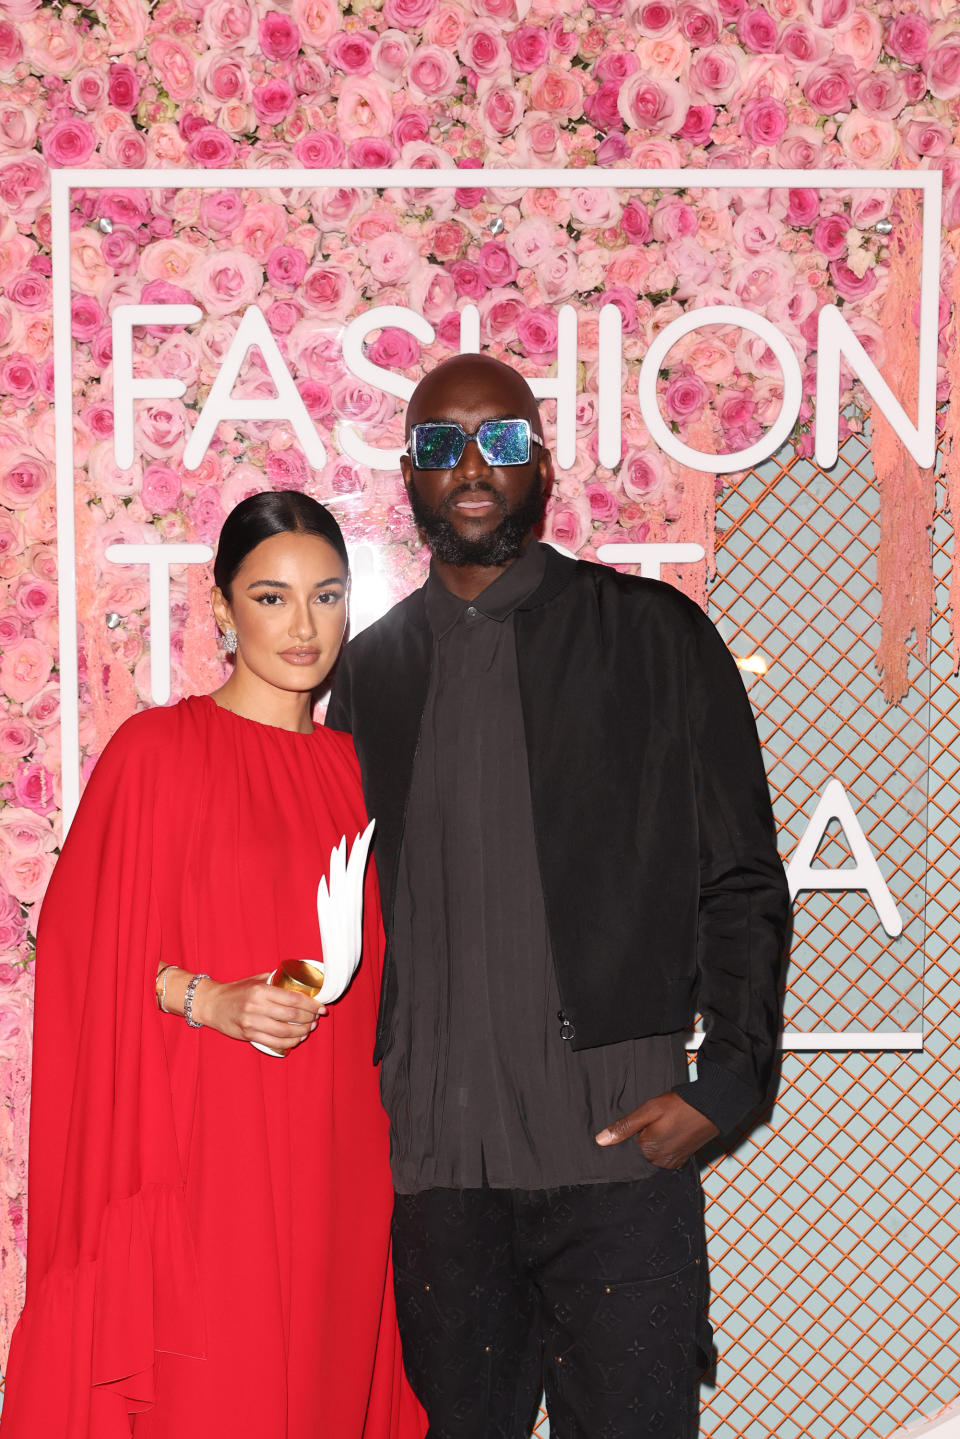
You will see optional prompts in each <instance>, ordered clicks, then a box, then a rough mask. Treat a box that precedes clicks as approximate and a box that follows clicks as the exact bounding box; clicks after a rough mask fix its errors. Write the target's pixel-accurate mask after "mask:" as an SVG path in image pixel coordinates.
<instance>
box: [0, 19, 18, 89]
mask: <svg viewBox="0 0 960 1439" xmlns="http://www.w3.org/2000/svg"><path fill="white" fill-rule="evenodd" d="M22 58H23V41H22V40H21V38H20V32H19V30H18V28H17V26H16V25H14V24H13V23H12V21H10V20H7V19H0V75H3V77H4V78H5V79H10V78H11V77H12V75H13V71H14V68H15V66H16V65H17V64H18V63H19V62H20V60H22Z"/></svg>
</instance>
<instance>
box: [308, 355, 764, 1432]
mask: <svg viewBox="0 0 960 1439" xmlns="http://www.w3.org/2000/svg"><path fill="white" fill-rule="evenodd" d="M407 434H408V444H409V449H408V453H407V454H406V455H405V456H404V457H403V460H402V467H403V477H404V481H405V484H406V486H407V491H408V494H409V496H410V501H411V505H412V508H413V513H414V516H415V518H416V520H417V523H418V525H419V527H420V529H421V531H422V533H423V534H424V536H425V538H426V540H427V542H428V544H429V546H430V549H431V552H432V565H431V571H430V577H429V579H428V581H427V583H426V585H425V586H424V587H423V588H422V589H420V590H418V591H416V593H414V594H413V595H411V596H409V597H408V598H407V599H406V600H403V601H402V602H401V603H400V604H398V605H397V606H395V607H394V609H392V610H391V611H390V612H389V614H387V615H386V616H385V617H384V618H383V619H382V620H380V621H379V622H378V623H377V624H375V625H372V626H371V627H370V628H369V629H368V630H366V631H364V632H363V633H362V634H360V635H359V636H358V637H357V639H355V640H354V641H353V642H352V643H351V644H350V645H349V646H348V648H347V650H346V652H345V654H344V657H343V659H342V661H341V663H340V666H339V669H338V672H337V676H336V680H335V684H334V690H333V695H332V697H331V702H330V710H329V714H328V718H327V722H328V724H331V725H333V726H334V727H335V728H338V729H343V730H347V731H349V732H351V733H352V735H353V737H354V741H355V744H356V747H357V752H358V755H359V757H360V764H361V769H362V773H363V782H364V790H365V795H366V800H367V805H368V808H369V812H370V814H371V815H373V816H375V817H376V820H377V841H376V859H377V866H378V871H379V876H380V884H381V890H382V895H383V908H384V915H385V923H386V929H387V954H386V959H385V968H384V982H383V994H382V1000H381V1012H380V1021H379V1027H378V1040H377V1058H378V1059H381V1060H382V1071H381V1085H382V1093H383V1098H384V1103H385V1105H386V1108H387V1111H388V1113H389V1115H390V1121H391V1164H392V1169H393V1178H394V1187H395V1189H396V1192H397V1198H396V1206H395V1212H394V1268H395V1282H396V1291H397V1303H398V1314H399V1319H400V1328H401V1337H402V1339H403V1345H404V1358H405V1361H406V1365H407V1370H408V1373H409V1375H410V1378H411V1381H412V1383H413V1386H414V1388H415V1390H416V1391H417V1393H418V1395H419V1396H420V1398H421V1400H422V1401H423V1403H424V1405H425V1407H426V1409H427V1412H428V1415H429V1419H430V1435H431V1436H433V1439H496V1436H504V1439H521V1436H523V1435H525V1434H528V1433H529V1430H530V1425H531V1422H532V1418H533V1415H534V1413H535V1406H536V1399H537V1397H538V1396H539V1393H540V1386H541V1383H542V1384H543V1385H544V1387H545V1389H546V1394H547V1404H548V1409H549V1413H550V1423H551V1434H552V1435H553V1436H555V1439H573V1436H590V1439H607V1436H609V1439H614V1436H621V1435H622V1436H637V1435H648V1434H649V1435H654V1434H655V1435H657V1436H660V1439H690V1436H692V1435H694V1434H695V1433H696V1428H697V1393H698V1385H697V1380H698V1373H699V1369H701V1368H702V1367H704V1365H705V1364H706V1363H707V1362H708V1357H709V1352H710V1331H709V1326H708V1325H707V1323H706V1319H705V1317H704V1314H703V1307H704V1303H705V1295H706V1276H705V1258H704V1236H703V1223H702V1203H701V1196H700V1188H699V1174H698V1169H697V1165H696V1161H695V1159H694V1158H693V1156H694V1155H695V1153H696V1151H697V1150H698V1149H699V1148H700V1147H701V1146H702V1145H703V1144H705V1143H706V1142H707V1141H708V1140H710V1139H712V1138H713V1137H714V1136H716V1135H717V1134H718V1133H720V1132H722V1131H725V1130H728V1129H730V1128H732V1127H733V1126H734V1125H735V1124H736V1123H737V1122H738V1121H740V1120H741V1119H743V1118H744V1117H745V1116H746V1115H747V1114H748V1113H749V1111H750V1110H751V1109H752V1108H753V1107H755V1106H756V1105H757V1104H759V1103H760V1102H761V1100H762V1098H763V1095H764V1092H765V1089H766V1087H767V1084H768V1081H769V1077H770V1072H771V1068H772V1063H773V1058H774V1053H775V1048H776V1038H777V1032H778V1028H779V1010H778V995H779V976H780V968H781V963H782V955H783V947H784V940H785V934H786V926H787V914H788V898H787V890H786V883H785V880H784V875H783V869H782V866H781V864H780V861H779V859H778V857H777V852H776V848H775V844H774V837H773V823H772V816H771V811H770V803H769V795H768V791H767V786H766V779H765V776H764V772H763V766H762V762H761V758H760V753H759V747H758V744H757V738H756V731H755V728H754V725H753V719H752V715H751V712H750V707H749V704H748V701H747V698H746V695H745V692H744V688H743V684H742V682H741V680H740V677H739V674H738V672H737V670H736V667H735V665H734V663H733V661H732V659H731V658H730V655H729V653H728V652H727V650H726V647H725V646H724V645H723V643H722V641H721V640H720V638H719V636H718V635H717V633H716V631H715V630H714V628H713V626H712V625H711V624H710V622H709V621H708V620H707V619H706V618H705V616H704V615H703V614H702V612H701V611H700V610H699V608H698V607H697V606H696V605H694V604H692V603H691V602H690V601H688V600H687V599H686V598H685V597H684V596H683V595H681V594H680V593H679V592H678V591H676V590H674V589H672V588H671V587H669V586H667V585H662V584H659V583H657V582H655V581H648V580H643V579H636V578H632V577H626V576H622V575H619V574H617V573H616V572H615V571H613V570H609V569H606V568H605V567H603V566H598V565H589V564H585V563H581V562H576V561H573V560H569V559H566V558H564V557H563V556H561V555H559V554H558V553H557V552H556V551H555V550H553V549H551V548H550V547H549V546H545V545H542V544H539V543H538V542H537V541H536V540H535V539H534V538H533V537H532V532H533V530H534V528H535V526H536V525H537V524H538V523H539V521H540V520H541V518H542V515H543V506H544V501H545V497H546V494H547V492H548V490H549V487H550V484H551V482H552V478H553V475H552V468H551V461H550V456H549V454H548V452H547V451H546V449H545V448H544V445H543V439H542V432H541V428H540V421H539V414H538V411H537V407H536V403H535V401H534V399H533V396H532V394H531V392H530V389H529V387H528V386H527V384H526V382H525V381H524V380H523V379H522V378H521V377H520V376H519V375H517V374H516V373H515V372H514V371H513V370H511V369H509V368H508V367H507V366H505V365H502V364H500V363H499V362H498V361H496V360H493V359H491V358H489V357H484V356H477V355H466V356H460V357H458V358H456V359H453V360H449V361H447V362H446V363H445V364H442V365H440V366H438V367H437V368H436V369H435V370H433V371H431V373H430V374H429V375H428V376H426V378H425V379H424V380H423V381H422V382H421V384H420V385H419V386H418V387H417V390H416V392H415V394H414V396H413V398H412V400H411V402H410V407H409V411H408V416H407ZM697 1008H699V1010H700V1012H701V1013H702V1015H703V1017H704V1027H705V1030H706V1037H705V1039H704V1041H703V1044H702V1047H701V1049H700V1051H699V1055H698V1061H697V1078H696V1079H695V1080H690V1079H688V1077H687V1067H686V1060H685V1053H684V1031H685V1030H686V1029H687V1028H688V1027H689V1025H690V1024H691V1022H692V1020H693V1017H694V1013H695V1010H696V1009H697Z"/></svg>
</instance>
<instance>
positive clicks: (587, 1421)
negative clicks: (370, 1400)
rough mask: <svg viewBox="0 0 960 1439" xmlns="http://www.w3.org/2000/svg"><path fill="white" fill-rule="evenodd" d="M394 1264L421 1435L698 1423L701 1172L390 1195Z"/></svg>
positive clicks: (565, 1432) (567, 1434)
mask: <svg viewBox="0 0 960 1439" xmlns="http://www.w3.org/2000/svg"><path fill="white" fill-rule="evenodd" d="M393 1234H394V1273H395V1282H396V1292H397V1310H398V1315H399V1321H400V1335H401V1339H402V1341H403V1352H404V1361H405V1364H406V1368H407V1373H408V1375H409V1377H410V1382H411V1384H412V1385H413V1388H414V1390H415V1391H416V1393H417V1396H418V1397H419V1399H420V1401H421V1403H422V1404H423V1405H424V1408H425V1409H426V1411H427V1414H428V1417H429V1420H430V1429H429V1434H428V1439H526V1436H528V1435H529V1434H530V1431H531V1428H532V1425H533V1423H534V1421H535V1417H536V1409H537V1400H538V1399H539V1396H540V1393H541V1387H543V1388H544V1389H545V1390H546V1397H547V1408H548V1411H549V1414H550V1435H551V1439H695V1436H696V1434H697V1427H698V1425H697V1411H698V1378H699V1373H700V1371H701V1370H702V1369H704V1368H706V1367H707V1366H708V1365H709V1363H710V1359H711V1349H712V1337H711V1334H710V1327H709V1325H708V1323H707V1320H706V1317H705V1312H704V1311H705V1304H706V1298H707V1282H706V1260H705V1258H704V1231H703V1209H702V1199H701V1193H700V1181H699V1173H698V1170H697V1168H696V1165H695V1163H693V1162H689V1163H688V1164H687V1165H686V1166H685V1167H684V1168H683V1169H681V1170H678V1171H668V1170H658V1171H656V1172H655V1173H654V1174H652V1175H651V1176H650V1178H648V1179H642V1180H638V1181H636V1182H628V1183H617V1184H585V1185H574V1186H570V1187H565V1188H561V1189H544V1190H532V1191H527V1190H511V1189H506V1190H505V1189H466V1190H454V1189H433V1190H427V1191H425V1192H423V1193H420V1194H412V1195H404V1194H400V1195H397V1197H396V1204H395V1208H394V1218H393Z"/></svg>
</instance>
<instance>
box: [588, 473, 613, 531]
mask: <svg viewBox="0 0 960 1439" xmlns="http://www.w3.org/2000/svg"><path fill="white" fill-rule="evenodd" d="M584 494H585V495H586V498H587V504H588V505H589V506H590V518H591V520H593V521H595V522H596V523H597V524H601V525H607V524H612V523H613V521H614V520H615V519H616V518H617V514H618V512H619V509H620V506H619V504H618V503H617V497H616V495H615V494H614V493H613V491H612V490H608V489H607V487H606V485H602V484H600V482H599V481H598V480H591V481H590V482H589V483H588V484H587V485H585V486H584Z"/></svg>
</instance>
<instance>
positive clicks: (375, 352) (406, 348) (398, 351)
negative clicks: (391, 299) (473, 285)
mask: <svg viewBox="0 0 960 1439" xmlns="http://www.w3.org/2000/svg"><path fill="white" fill-rule="evenodd" d="M457 263H458V264H463V263H465V262H463V261H457ZM451 268H452V267H451ZM367 354H368V355H369V357H370V359H371V360H372V361H373V363H374V364H375V365H381V366H382V367H383V368H384V369H385V370H409V369H410V368H411V367H412V366H413V365H416V364H419V362H420V342H419V340H415V339H414V337H413V336H412V335H409V334H408V333H407V331H406V330H398V329H396V328H394V327H393V326H387V328H386V329H384V330H381V331H380V334H379V335H378V336H377V338H376V340H374V342H373V344H372V345H371V346H370V348H369V349H368V351H367Z"/></svg>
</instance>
